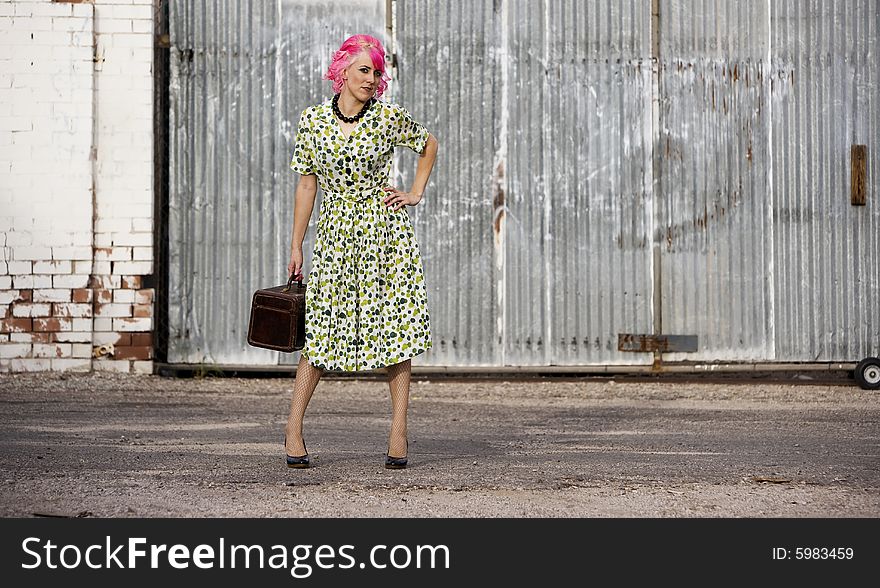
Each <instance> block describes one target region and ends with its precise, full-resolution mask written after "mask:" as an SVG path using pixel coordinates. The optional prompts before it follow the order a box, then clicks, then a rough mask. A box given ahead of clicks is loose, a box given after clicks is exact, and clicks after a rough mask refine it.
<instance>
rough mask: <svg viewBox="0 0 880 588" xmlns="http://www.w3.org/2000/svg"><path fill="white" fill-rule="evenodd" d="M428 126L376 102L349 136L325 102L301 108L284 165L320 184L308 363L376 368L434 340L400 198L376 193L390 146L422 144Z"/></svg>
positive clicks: (384, 182)
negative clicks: (394, 204) (392, 201)
mask: <svg viewBox="0 0 880 588" xmlns="http://www.w3.org/2000/svg"><path fill="white" fill-rule="evenodd" d="M427 140H428V131H427V130H426V129H425V127H424V126H422V125H421V124H419V123H418V122H416V121H414V120H413V119H412V117H411V116H410V115H409V113H408V112H407V111H406V109H404V108H402V107H400V106H397V105H395V104H390V103H385V102H379V101H377V102H375V103H374V104H373V105H372V106H371V107H370V109H369V110H368V111H367V112H366V114H365V115H364V116H363V118H361V120H360V121H359V122H358V124H357V126H356V127H355V128H354V130H352V132H351V134H350V135H349V136H348V138H346V137H345V135H344V134H343V133H342V129H341V128H340V126H339V123H338V121H337V119H336V117H335V116H334V115H333V110H332V106H331V101H330V100H327V101H326V102H324V103H322V104H319V105H316V106H311V107H309V108H306V109H305V110H304V111H303V113H302V116H301V117H300V121H299V128H298V129H297V133H296V145H295V148H294V153H293V158H292V160H291V162H290V168H291V169H292V170H293V171H295V172H297V173H299V174H302V175H307V174H315V175H316V176H317V178H318V185H319V186H320V188H321V191H322V192H323V197H322V199H321V208H320V211H319V215H318V223H317V235H316V240H315V249H314V254H313V256H312V270H311V271H310V272H309V275H308V279H307V281H306V341H305V347H304V348H303V350H302V353H303V355H305V356H306V358H307V359H308V361H309V363H311V364H312V365H314V366H316V367H320V368H323V369H326V370H332V371H358V370H370V369H376V368H380V367H384V366H388V365H392V364H395V363H399V362H401V361H404V360H406V359H410V358H412V357H414V356H416V355H418V354H420V353H423V352H424V351H427V350H428V349H429V348H430V347H431V345H432V341H431V327H430V320H429V317H428V298H427V292H426V288H425V277H424V271H423V269H422V261H421V255H420V251H419V244H418V241H417V240H416V236H415V231H414V229H413V226H412V222H411V221H410V217H409V214H408V213H407V211H406V207H404V208H401V209H400V210H398V211H394V210H392V209H391V208H389V207H387V206H386V205H385V204H384V202H383V201H382V200H383V198H384V197H385V192H384V191H383V190H382V188H384V187H385V186H388V185H389V184H388V176H389V173H390V171H391V163H392V158H393V155H394V148H395V147H397V146H403V147H409V148H410V149H412V150H413V151H416V152H417V153H421V152H422V151H423V150H424V148H425V144H426V143H427Z"/></svg>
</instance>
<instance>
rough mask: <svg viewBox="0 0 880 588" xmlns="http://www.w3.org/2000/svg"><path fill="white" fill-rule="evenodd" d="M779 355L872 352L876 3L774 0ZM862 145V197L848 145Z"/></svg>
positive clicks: (834, 356) (877, 270)
mask: <svg viewBox="0 0 880 588" xmlns="http://www.w3.org/2000/svg"><path fill="white" fill-rule="evenodd" d="M771 8H772V12H771V17H772V34H771V37H770V38H771V45H772V53H773V58H774V64H773V76H772V88H773V100H772V104H771V106H772V109H773V143H772V145H773V147H772V149H773V156H774V164H773V185H774V190H773V194H774V196H775V200H774V210H773V213H774V222H775V225H776V226H775V235H776V240H775V246H776V249H775V254H776V259H777V264H776V288H775V295H776V297H777V303H776V314H775V317H774V318H775V326H776V355H777V357H778V358H780V359H786V360H803V361H829V360H830V361H853V360H857V359H861V358H863V357H865V356H868V355H877V354H878V353H880V314H878V312H877V311H878V309H880V187H878V185H877V179H876V178H877V172H878V168H877V165H878V163H877V162H878V152H880V142H878V140H877V138H878V137H880V86H878V82H880V79H878V61H877V55H878V54H880V6H878V3H877V2H876V1H875V0H854V1H852V2H825V1H817V0H811V1H810V2H798V1H793V0H784V1H779V2H771ZM853 144H862V145H867V149H868V170H867V171H868V184H867V205H866V206H852V205H851V204H850V148H851V145H853Z"/></svg>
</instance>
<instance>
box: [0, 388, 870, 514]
mask: <svg viewBox="0 0 880 588" xmlns="http://www.w3.org/2000/svg"><path fill="white" fill-rule="evenodd" d="M291 386H292V378H291V377H283V378H218V377H204V378H169V377H161V376H157V375H127V374H107V373H94V374H57V373H56V374H0V414H2V417H0V418H2V429H0V488H2V500H0V516H3V517H32V516H68V517H160V516H161V517H872V518H873V517H878V516H880V393H878V392H869V391H865V390H861V389H860V388H858V387H857V386H856V385H855V384H854V383H853V382H852V381H851V380H850V381H846V380H842V381H837V382H834V381H829V382H824V383H822V382H817V381H813V380H809V379H791V380H775V381H749V380H743V379H734V378H731V379H730V380H729V381H715V382H708V381H701V380H699V379H692V380H691V381H687V382H684V381H680V380H678V381H674V380H657V379H652V378H636V377H631V378H624V379H616V380H615V379H610V378H595V377H583V378H543V379H542V378H532V379H522V378H520V379H511V380H508V381H500V380H490V379H487V378H472V379H467V378H458V379H450V378H433V379H432V378H431V377H429V376H425V377H421V378H419V379H417V380H416V381H414V382H413V384H412V395H411V405H410V407H411V408H410V421H409V428H410V451H409V453H410V455H409V458H410V467H408V468H407V469H406V470H400V471H392V470H386V469H384V467H382V463H383V462H382V460H383V455H384V451H385V447H386V439H387V434H388V426H389V416H390V400H389V395H388V389H387V385H386V384H385V383H384V382H383V381H382V380H381V379H376V378H365V379H354V378H351V377H344V378H342V377H333V376H332V375H327V376H325V378H324V379H323V380H322V381H321V382H320V383H319V385H318V389H317V391H316V393H315V396H314V398H313V400H312V404H311V405H310V407H309V411H308V413H307V414H306V430H305V438H306V442H307V444H308V447H309V451H310V453H311V454H312V458H313V465H314V467H312V468H311V469H308V470H289V469H287V467H286V466H285V462H284V451H283V447H282V436H283V427H284V422H285V421H286V416H287V408H288V403H289V399H290V390H291Z"/></svg>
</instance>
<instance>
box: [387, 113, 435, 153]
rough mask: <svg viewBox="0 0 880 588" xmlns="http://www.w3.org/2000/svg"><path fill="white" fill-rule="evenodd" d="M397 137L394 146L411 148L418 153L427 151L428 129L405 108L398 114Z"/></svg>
mask: <svg viewBox="0 0 880 588" xmlns="http://www.w3.org/2000/svg"><path fill="white" fill-rule="evenodd" d="M396 119H397V121H396V122H397V136H396V139H395V141H394V144H395V145H397V146H400V147H409V148H410V149H412V150H413V151H415V152H416V153H421V152H422V151H424V150H425V145H426V144H427V143H428V129H426V128H425V127H424V126H423V125H422V124H421V123H418V122H416V121H415V120H413V118H412V116H410V114H409V112H408V111H407V110H406V109H405V108H401V109H400V110H399V112H398V113H397V117H396Z"/></svg>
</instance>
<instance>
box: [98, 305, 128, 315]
mask: <svg viewBox="0 0 880 588" xmlns="http://www.w3.org/2000/svg"><path fill="white" fill-rule="evenodd" d="M95 316H96V317H97V316H100V317H123V316H124V317H129V316H131V304H113V303H110V304H104V303H101V302H98V303H96V304H95Z"/></svg>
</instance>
